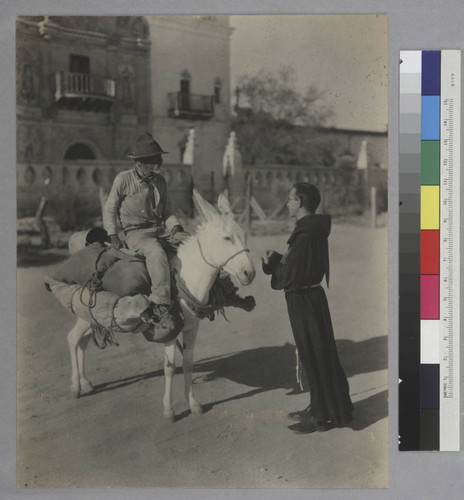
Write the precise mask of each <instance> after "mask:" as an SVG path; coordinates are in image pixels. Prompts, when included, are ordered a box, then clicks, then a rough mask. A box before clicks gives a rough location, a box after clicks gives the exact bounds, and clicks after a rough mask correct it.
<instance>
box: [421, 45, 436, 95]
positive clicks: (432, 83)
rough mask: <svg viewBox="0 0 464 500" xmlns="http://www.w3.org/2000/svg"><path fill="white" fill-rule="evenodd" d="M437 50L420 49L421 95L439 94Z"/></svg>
mask: <svg viewBox="0 0 464 500" xmlns="http://www.w3.org/2000/svg"><path fill="white" fill-rule="evenodd" d="M440 61H441V52H440V51H439V50H424V51H422V92H421V93H422V95H440Z"/></svg>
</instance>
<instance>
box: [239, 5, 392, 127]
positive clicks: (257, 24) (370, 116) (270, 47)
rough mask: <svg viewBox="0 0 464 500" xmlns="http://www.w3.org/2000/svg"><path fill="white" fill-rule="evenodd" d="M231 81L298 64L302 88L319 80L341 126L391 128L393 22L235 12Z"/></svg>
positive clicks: (373, 17) (372, 18) (335, 121)
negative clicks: (390, 42)
mask: <svg viewBox="0 0 464 500" xmlns="http://www.w3.org/2000/svg"><path fill="white" fill-rule="evenodd" d="M230 24H231V26H232V27H233V28H234V32H233V33H232V39H231V83H232V88H233V89H234V88H235V86H236V83H237V78H238V77H239V76H240V75H242V74H253V73H256V72H257V71H258V70H260V69H266V70H271V71H275V70H277V69H278V68H279V67H281V66H283V65H292V66H293V67H294V68H295V70H296V74H297V78H298V81H297V87H298V90H302V91H304V90H305V89H306V88H307V87H308V86H309V85H316V86H317V87H318V88H319V89H320V90H321V91H322V92H323V94H324V100H325V104H328V105H329V106H330V107H331V109H332V110H333V111H334V113H335V116H334V118H332V120H331V121H330V123H329V125H333V126H336V127H338V128H347V129H356V130H372V131H385V130H387V123H388V22H387V16H378V15H306V16H304V15H280V16H231V17H230Z"/></svg>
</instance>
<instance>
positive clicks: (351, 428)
mask: <svg viewBox="0 0 464 500" xmlns="http://www.w3.org/2000/svg"><path fill="white" fill-rule="evenodd" d="M49 14H50V15H40V16H38V15H20V16H17V18H16V138H17V142H16V159H17V163H16V174H17V183H16V197H17V219H16V235H17V239H16V243H17V332H16V334H17V429H16V432H17V435H16V443H17V457H16V458H17V463H16V483H17V487H18V488H227V489H230V488H387V487H388V453H389V445H388V431H389V429H388V427H389V421H388V300H387V299H388V238H389V235H388V16H387V15H368V14H350V15H338V14H337V15H335V14H331V15H216V14H215V15H190V16H187V15H145V16H141V15H140V16H139V15H138V16H69V15H68V16H65V15H61V16H60V15H52V14H53V13H49ZM391 446H396V445H394V444H392V445H391Z"/></svg>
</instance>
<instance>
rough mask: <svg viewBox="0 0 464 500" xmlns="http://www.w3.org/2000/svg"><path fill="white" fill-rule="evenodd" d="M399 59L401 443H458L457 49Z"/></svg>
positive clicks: (454, 446)
mask: <svg viewBox="0 0 464 500" xmlns="http://www.w3.org/2000/svg"><path fill="white" fill-rule="evenodd" d="M400 61H401V64H400V138H399V139H400V140H399V186H400V212H399V229H400V235H399V273H400V276H399V376H400V385H399V449H400V451H405V450H459V423H460V420H459V390H458V388H459V308H458V307H456V304H459V272H458V270H459V251H458V250H459V224H458V222H459V212H458V211H456V210H458V207H459V196H460V195H459V168H460V165H459V147H460V146H459V135H458V134H459V126H460V124H459V116H460V114H459V111H460V88H459V82H460V52H459V51H452V50H446V51H402V52H401V53H400ZM454 207H456V208H454ZM450 281H452V282H453V284H454V287H452V286H451V284H450ZM456 294H457V296H456ZM450 303H451V304H452V305H453V307H451V308H450V307H449V304H450ZM450 387H452V390H451V391H450Z"/></svg>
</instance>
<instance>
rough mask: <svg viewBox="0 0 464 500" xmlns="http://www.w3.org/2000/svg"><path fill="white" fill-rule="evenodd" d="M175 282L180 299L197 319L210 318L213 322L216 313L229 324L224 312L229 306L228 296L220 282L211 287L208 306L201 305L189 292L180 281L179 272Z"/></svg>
mask: <svg viewBox="0 0 464 500" xmlns="http://www.w3.org/2000/svg"><path fill="white" fill-rule="evenodd" d="M173 281H174V284H175V286H176V289H177V294H178V298H179V299H180V300H183V301H184V303H185V305H186V306H187V307H188V308H189V309H190V311H191V312H192V313H193V314H194V315H195V316H196V317H197V318H199V319H204V318H208V319H209V320H210V321H213V320H214V313H215V312H219V313H220V314H221V315H222V316H223V317H224V319H225V320H226V321H228V322H229V320H228V318H227V316H226V315H225V310H224V307H225V306H226V304H227V300H226V297H227V295H226V293H225V290H224V287H221V286H220V284H219V283H220V282H218V280H216V281H215V282H214V283H213V286H212V287H211V290H210V293H209V301H208V304H201V303H200V302H198V300H197V299H196V298H195V297H193V295H191V293H190V292H189V291H188V289H187V287H186V286H185V284H184V283H183V282H182V281H181V280H179V279H178V276H177V272H175V271H174V272H173Z"/></svg>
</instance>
